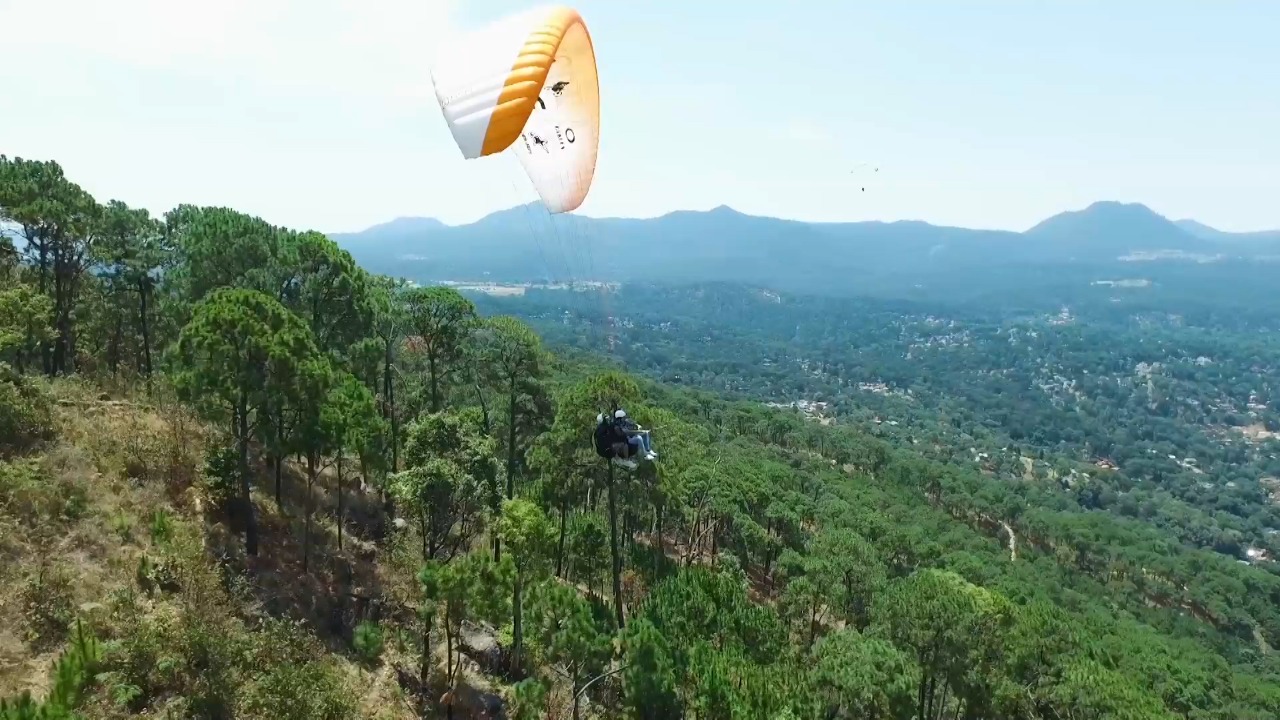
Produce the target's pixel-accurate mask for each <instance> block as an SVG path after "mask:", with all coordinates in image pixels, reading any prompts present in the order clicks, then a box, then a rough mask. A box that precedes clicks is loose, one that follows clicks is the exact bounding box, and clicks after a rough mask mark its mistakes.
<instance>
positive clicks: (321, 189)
mask: <svg viewBox="0 0 1280 720" xmlns="http://www.w3.org/2000/svg"><path fill="white" fill-rule="evenodd" d="M532 4H533V3H532V2H530V0H521V1H516V0H473V1H466V0H218V2H193V1H189V0H188V1H182V0H111V2H102V0H0V28H4V34H5V43H4V45H3V49H2V50H0V52H2V53H3V55H0V58H2V59H0V153H3V154H6V155H10V156H20V157H26V158H34V159H52V160H57V161H58V162H59V163H60V164H61V165H62V166H63V168H64V169H65V171H66V172H67V174H68V176H69V177H70V178H71V179H72V180H74V181H76V182H78V183H79V184H80V185H81V186H83V187H84V188H85V189H87V190H88V191H90V192H91V193H93V194H94V195H95V196H96V197H97V198H98V199H99V200H101V201H106V200H108V199H113V198H115V199H120V200H124V201H125V202H127V203H129V204H131V205H135V206H141V207H146V208H148V209H150V210H151V211H153V212H157V213H159V212H164V211H165V210H167V209H169V208H172V207H173V206H175V205H177V204H179V203H193V204H198V205H223V206H229V207H233V208H236V209H238V210H241V211H244V212H248V213H251V214H254V215H259V216H261V217H263V218H265V219H267V220H268V221H270V222H273V223H276V224H280V225H287V226H290V227H295V228H299V229H317V230H321V231H326V232H342V231H354V230H359V229H362V228H365V227H368V226H370V225H373V224H376V223H380V222H384V221H387V220H390V219H392V218H395V217H402V216H425V217H435V218H439V219H441V220H443V221H445V222H448V223H450V224H458V223H464V222H471V221H473V220H476V219H478V218H480V217H482V216H483V215H485V214H487V213H489V212H493V211H496V210H499V209H503V208H506V207H510V206H512V205H515V204H518V203H521V202H528V201H530V200H532V199H534V197H535V196H534V195H533V191H532V188H531V186H530V184H529V182H528V180H527V179H526V178H525V177H524V175H523V173H522V172H521V170H520V166H519V164H518V162H517V161H516V160H515V159H514V158H512V157H510V156H501V157H495V158H484V159H479V160H464V159H463V158H462V155H461V153H460V152H459V151H458V149H457V146H456V145H455V144H454V143H453V139H452V137H451V136H450V134H449V131H448V129H447V127H446V126H445V123H444V120H443V118H442V116H441V113H440V110H439V107H438V105H437V103H436V100H435V95H434V91H433V89H432V85H431V77H430V67H431V63H432V60H433V58H434V54H435V48H436V47H437V45H438V44H439V43H440V42H441V40H442V39H444V38H447V37H448V36H449V35H450V34H451V33H453V32H456V31H457V30H459V29H472V28H476V27H479V26H481V25H483V24H485V23H487V22H491V21H493V20H496V19H499V18H501V17H503V16H505V15H509V14H511V13H513V12H517V11H519V10H521V9H524V8H526V7H530V6H532ZM574 7H575V8H577V9H578V10H579V11H580V12H581V14H582V16H583V18H584V19H585V21H586V23H587V25H588V28H589V29H590V32H591V35H592V39H593V42H594V46H595V51H596V54H597V63H598V68H599V73H600V84H601V141H600V157H599V162H598V165H597V170H596V177H595V181H594V184H593V186H592V189H591V193H590V195H589V196H588V197H587V200H586V202H585V203H584V204H583V205H582V207H581V208H580V209H579V210H578V211H577V212H578V213H579V214H584V215H590V216H596V217H601V216H613V217H616V216H626V217H650V216H655V215H661V214H663V213H666V212H669V211H672V210H677V209H708V208H712V207H715V206H718V205H729V206H731V207H733V208H735V209H737V210H740V211H743V212H748V213H751V214H756V215H772V216H777V217H786V218H796V219H803V220H814V221H838V220H901V219H912V220H925V221H928V222H933V223H938V224H947V225H959V226H966V227H986V228H1001V229H1010V230H1023V229H1026V228H1027V227H1030V226H1031V225H1033V224H1035V223H1036V222H1038V221H1039V220H1042V219H1044V218H1045V217H1048V216H1050V215H1052V214H1054V213H1057V212H1061V211H1063V210H1069V209H1079V208H1081V207H1084V206H1086V205H1088V204H1089V203H1091V202H1094V201H1096V200H1120V201H1124V202H1142V203H1145V204H1147V205H1148V206H1150V207H1151V208H1152V209H1154V210H1156V211H1157V212H1160V213H1162V214H1164V215H1166V216H1169V217H1172V218H1184V217H1192V218H1195V219H1197V220H1200V221H1201V222H1205V223H1208V224H1210V225H1213V226H1215V227H1218V228H1220V229H1224V230H1233V231H1245V230H1260V229H1274V228H1280V199H1278V198H1280V43H1277V42H1276V41H1275V28H1276V27H1280V3H1267V2H1257V1H1254V0H1215V1H1214V2H1207V1H1204V0H1200V1H1187V0H1133V1H1132V2H1124V3H1117V2H1102V1H1096V0H1076V1H1067V0H1036V1H1035V2H1005V1H997V0H985V1H979V0H954V1H948V2H943V1H942V0H932V1H928V2H926V1H924V0H892V1H890V0H875V1H872V0H860V1H858V2H853V1H850V0H787V1H786V2H781V1H775V0H757V1H756V2H744V1H743V0H646V1H645V2H643V3H637V2H623V1H621V0H578V1H577V2H576V4H574ZM877 168H878V172H877V171H876V169H877Z"/></svg>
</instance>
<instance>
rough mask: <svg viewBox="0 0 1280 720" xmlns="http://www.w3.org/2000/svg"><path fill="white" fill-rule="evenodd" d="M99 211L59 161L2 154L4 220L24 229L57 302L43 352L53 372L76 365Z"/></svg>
mask: <svg viewBox="0 0 1280 720" xmlns="http://www.w3.org/2000/svg"><path fill="white" fill-rule="evenodd" d="M100 210H101V209H100V208H99V206H98V204H97V203H96V202H95V201H94V199H93V197H92V196H90V195H89V193H87V192H85V191H84V190H83V189H81V188H80V186H79V185H76V184H75V183H73V182H71V181H69V180H68V179H67V178H66V176H65V175H64V174H63V172H62V167H61V166H60V165H58V163H56V162H40V161H33V160H23V159H22V158H13V159H9V158H8V157H5V156H3V155H0V223H13V224H14V225H17V226H18V227H19V228H21V233H22V238H23V240H24V241H25V247H24V249H23V254H24V255H25V256H26V259H27V262H28V263H29V264H31V265H33V266H34V267H35V269H36V287H37V289H38V291H39V292H40V294H42V295H46V296H48V297H49V298H50V300H52V302H53V331H54V336H53V339H52V342H51V343H47V344H45V346H44V349H43V351H42V355H43V360H44V369H45V372H46V373H49V374H56V373H68V372H72V371H73V370H74V369H75V355H76V343H75V340H76V334H75V333H76V325H75V322H74V313H75V307H76V302H77V299H78V298H79V294H80V288H81V284H82V281H83V279H84V275H85V270H86V269H87V267H88V263H89V259H90V255H91V252H92V248H93V245H94V243H95V240H96V236H97V232H98V231H99V216H100Z"/></svg>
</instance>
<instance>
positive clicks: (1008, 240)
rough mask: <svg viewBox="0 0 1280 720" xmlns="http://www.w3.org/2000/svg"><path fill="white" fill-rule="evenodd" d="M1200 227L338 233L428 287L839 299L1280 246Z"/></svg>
mask: <svg viewBox="0 0 1280 720" xmlns="http://www.w3.org/2000/svg"><path fill="white" fill-rule="evenodd" d="M1197 227H1198V226H1197ZM1203 227H1205V228H1207V227H1208V226H1203ZM1192 229H1193V228H1189V227H1184V226H1180V225H1179V224H1178V223H1175V222H1174V221H1171V220H1169V219H1168V218H1166V217H1164V216H1162V215H1160V214H1158V213H1156V212H1155V211H1153V210H1151V209H1150V208H1149V207H1147V206H1146V205H1143V204H1141V203H1121V202H1115V201H1100V202H1095V203H1093V204H1091V205H1089V206H1087V207H1085V208H1083V209H1079V210H1069V211H1066V212H1063V213H1059V214H1057V215H1054V216H1052V217H1049V218H1046V219H1045V220H1043V221H1041V222H1039V223H1037V224H1036V225H1034V226H1032V227H1031V228H1029V229H1027V230H1025V231H1023V232H1014V231H1007V230H989V229H976V228H963V227H953V226H946V225H935V224H933V223H929V222H926V221H921V220H898V221H888V222H886V221H854V222H808V221H803V220H793V219H786V218H777V217H770V216H756V215H749V214H747V213H743V212H741V211H739V210H736V209H734V208H732V207H730V206H728V205H723V204H722V205H719V206H717V207H715V208H712V209H710V210H676V211H672V212H669V213H667V214H665V215H660V216H657V217H651V218H594V217H586V216H579V215H551V214H549V213H547V212H546V210H545V209H543V208H542V206H541V205H539V204H538V203H529V204H527V205H517V206H515V207H512V208H506V209H504V210H499V211H496V212H493V213H490V214H488V215H486V216H484V217H482V218H480V219H479V220H477V221H475V222H473V223H468V224H464V225H446V224H444V223H442V222H440V221H438V220H436V221H432V220H430V219H415V220H412V221H410V220H409V219H401V220H399V221H393V222H392V223H385V224H382V225H378V226H375V227H374V228H372V229H370V230H366V231H361V232H359V233H335V234H331V235H330V237H331V238H332V239H333V240H335V241H336V242H338V243H339V244H340V245H342V246H344V247H346V248H347V249H348V250H349V251H350V252H351V253H352V255H353V256H354V257H355V259H356V260H357V261H358V262H360V263H361V264H362V265H364V266H366V267H368V268H369V269H371V270H373V271H375V272H390V273H394V274H398V275H401V276H404V277H407V278H408V279H411V280H415V281H419V282H425V281H438V280H445V279H454V280H457V279H480V278H483V279H486V280H491V281H503V282H538V281H544V280H566V279H569V280H588V279H590V280H607V281H619V282H628V281H631V282H638V281H672V282H704V281H712V282H714V281H731V282H746V283H755V284H761V285H767V286H771V287H776V288H778V289H805V290H809V291H817V292H839V293H842V294H844V293H848V292H858V291H860V290H862V289H865V288H867V287H869V286H871V285H874V284H877V283H879V284H886V283H887V284H890V285H895V286H900V287H911V286H914V285H921V284H927V283H934V284H936V283H938V282H939V281H940V279H945V280H946V282H953V281H956V280H957V279H965V278H967V280H964V281H965V282H974V281H975V280H976V279H980V278H982V277H983V276H984V275H985V274H990V273H992V272H1005V271H1009V272H1016V271H1018V269H1021V268H1028V267H1035V268H1042V267H1047V266H1058V265H1062V264H1071V265H1074V266H1078V267H1099V268H1101V267H1112V266H1118V264H1119V263H1122V262H1125V261H1128V262H1129V263H1132V262H1133V261H1135V260H1141V261H1146V262H1154V261H1165V262H1169V261H1174V262H1187V261H1195V262H1201V263H1203V262H1222V261H1226V260H1233V259H1237V258H1248V259H1252V258H1254V256H1257V255H1260V254H1262V253H1263V251H1266V250H1270V249H1272V246H1273V245H1274V246H1275V248H1276V250H1280V237H1277V238H1276V242H1274V243H1273V242H1268V241H1267V240H1268V238H1267V237H1265V236H1264V237H1260V238H1257V239H1258V240H1259V242H1251V243H1242V242H1228V241H1227V240H1228V239H1230V238H1227V237H1220V236H1219V235H1213V234H1211V233H1208V231H1206V230H1198V232H1193V231H1192ZM1215 232H1217V231H1215ZM1221 235H1222V236H1227V235H1230V234H1221Z"/></svg>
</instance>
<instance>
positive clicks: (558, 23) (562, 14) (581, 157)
mask: <svg viewBox="0 0 1280 720" xmlns="http://www.w3.org/2000/svg"><path fill="white" fill-rule="evenodd" d="M431 78H432V82H433V83H434V85H435V91H436V99H437V100H438V101H439V103H440V109H441V111H442V112H443V113H444V119H445V122H446V123H447V124H448V125H449V131H450V132H451V133H452V134H453V139H454V142H456V143H457V144H458V149H459V150H461V151H462V155H463V157H465V158H467V159H474V158H479V157H484V156H486V155H493V154H495V153H500V152H503V151H505V150H508V149H510V150H511V151H512V152H514V153H515V154H516V156H517V157H519V158H520V163H521V165H523V166H524V170H525V173H527V174H528V175H529V179H530V180H532V181H533V185H534V188H535V189H536V190H537V192H538V195H539V197H541V199H542V202H543V204H545V205H546V206H547V209H548V210H549V211H550V212H553V213H562V212H570V211H573V210H575V209H577V208H578V206H580V205H581V204H582V201H583V200H585V199H586V196H587V193H588V192H589V191H590V189H591V182H592V180H593V179H594V177H595V169H596V154H597V152H598V148H599V141H600V88H599V80H598V77H597V74H596V56H595V49H594V47H593V46H592V44H591V35H590V34H589V33H588V32H587V26H586V24H585V23H584V22H583V21H582V17H581V16H580V15H579V14H578V12H577V11H576V10H574V9H572V8H568V7H563V6H549V7H539V8H535V9H533V10H529V11H526V12H523V13H520V14H518V15H514V16H511V17H508V18H505V19H503V20H500V21H498V22H496V23H494V24H492V25H489V26H488V27H485V28H482V29H480V30H476V31H473V32H469V33H466V34H464V35H461V36H458V37H455V38H453V39H452V40H450V41H449V42H447V43H446V44H445V45H444V46H443V47H442V48H441V50H440V53H439V55H438V57H437V59H436V63H435V66H434V67H433V68H432V71H431Z"/></svg>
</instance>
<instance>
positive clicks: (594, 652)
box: [529, 581, 613, 720]
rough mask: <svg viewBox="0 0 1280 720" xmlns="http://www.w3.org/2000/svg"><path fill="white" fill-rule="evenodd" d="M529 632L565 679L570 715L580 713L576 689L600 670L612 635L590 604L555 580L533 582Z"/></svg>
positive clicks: (606, 655)
mask: <svg viewBox="0 0 1280 720" xmlns="http://www.w3.org/2000/svg"><path fill="white" fill-rule="evenodd" d="M529 600H530V603H529V604H530V615H531V616H532V620H531V622H530V625H531V627H532V631H531V635H533V636H534V637H535V638H537V643H538V647H540V648H541V649H542V652H543V655H544V657H545V659H546V661H547V662H548V663H550V665H551V666H552V668H554V669H555V671H556V672H558V673H560V674H561V675H562V676H563V677H564V678H565V679H566V680H568V681H569V689H570V691H571V692H572V693H573V717H574V718H575V720H576V719H577V718H578V717H579V713H580V710H579V708H580V706H581V702H580V691H582V690H583V686H584V685H585V683H586V682H587V681H589V680H590V679H592V678H593V677H595V676H597V675H599V674H600V673H602V672H604V668H605V665H606V663H607V662H608V661H609V657H610V655H611V654H612V651H613V644H612V642H611V641H612V636H611V635H610V633H609V632H607V631H604V630H602V629H601V628H600V626H599V624H598V623H597V621H596V618H595V616H594V614H593V613H592V611H591V605H590V604H589V603H588V602H587V601H586V600H584V599H583V598H582V596H581V595H579V594H578V592H577V591H576V590H574V589H573V588H571V587H568V586H565V585H562V584H560V583H558V582H554V581H552V582H545V583H542V584H539V585H536V586H534V588H533V590H532V592H531V593H530V598H529Z"/></svg>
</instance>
